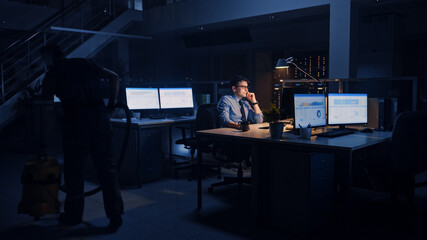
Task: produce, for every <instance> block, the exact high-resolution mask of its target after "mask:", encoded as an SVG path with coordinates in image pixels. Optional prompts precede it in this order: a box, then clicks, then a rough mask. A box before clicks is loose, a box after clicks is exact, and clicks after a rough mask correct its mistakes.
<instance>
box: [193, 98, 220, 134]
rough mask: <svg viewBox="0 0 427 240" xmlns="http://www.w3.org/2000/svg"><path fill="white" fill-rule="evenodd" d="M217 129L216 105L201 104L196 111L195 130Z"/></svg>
mask: <svg viewBox="0 0 427 240" xmlns="http://www.w3.org/2000/svg"><path fill="white" fill-rule="evenodd" d="M218 127H219V117H218V110H217V108H216V104H203V105H200V106H199V108H198V109H197V115H196V123H195V126H194V128H195V130H196V131H199V130H206V129H213V128H218Z"/></svg>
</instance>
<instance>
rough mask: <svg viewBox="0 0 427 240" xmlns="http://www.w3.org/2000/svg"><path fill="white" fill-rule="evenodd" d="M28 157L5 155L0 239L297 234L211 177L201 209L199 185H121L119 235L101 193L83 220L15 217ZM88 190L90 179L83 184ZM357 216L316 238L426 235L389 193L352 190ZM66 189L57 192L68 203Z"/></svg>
mask: <svg viewBox="0 0 427 240" xmlns="http://www.w3.org/2000/svg"><path fill="white" fill-rule="evenodd" d="M29 158H30V155H28V154H15V153H10V154H8V153H0V159H1V160H0V165H1V166H0V185H1V187H0V239H215V240H224V239H297V238H296V237H294V236H292V235H289V234H287V233H285V232H282V231H278V230H275V229H271V228H270V227H269V226H259V225H256V224H255V222H256V221H255V219H254V217H253V214H252V211H250V206H251V202H250V196H251V194H250V186H246V187H244V188H243V191H242V195H241V196H240V197H237V188H236V187H235V186H226V187H223V188H218V189H217V190H215V191H214V193H208V192H207V187H208V185H209V184H210V183H213V182H216V181H218V180H217V179H216V177H215V176H214V175H212V176H210V177H206V178H204V180H203V208H202V210H200V211H197V210H196V206H197V201H196V200H197V198H196V195H197V188H196V185H197V182H196V181H188V180H187V178H186V177H185V176H183V175H185V174H182V175H181V177H179V178H165V179H163V180H160V181H155V182H151V183H147V184H144V185H143V186H142V187H141V188H139V189H124V190H122V195H123V199H124V204H125V213H124V216H123V220H124V224H123V226H122V227H121V228H120V229H119V230H118V232H116V233H113V234H110V233H108V232H107V231H106V226H107V225H108V220H107V218H106V217H105V213H104V209H103V203H102V197H101V194H100V193H98V194H95V195H93V196H90V197H87V198H86V201H85V211H84V222H83V223H82V224H80V225H78V226H75V227H68V228H65V227H63V226H59V225H58V223H57V220H56V218H57V215H46V216H43V217H42V218H41V219H40V220H39V221H34V219H33V218H32V217H30V216H28V215H24V214H18V213H17V206H18V203H19V201H20V200H21V195H22V185H21V183H20V177H21V173H22V169H23V166H24V163H25V162H26V161H27V160H28V159H29ZM86 185H87V187H88V188H91V187H92V186H91V185H92V184H91V183H87V184H86ZM353 195H354V196H355V197H354V200H355V201H358V200H361V201H360V202H358V203H357V204H353V205H354V206H355V207H354V211H353V215H354V217H353V218H352V219H351V223H350V227H348V228H346V227H343V223H340V222H335V223H331V224H330V225H329V227H327V229H323V230H322V232H319V233H315V234H313V235H312V238H313V239H427V228H426V227H425V226H427V225H426V223H427V216H426V215H424V214H422V213H420V212H419V211H398V213H396V212H394V211H390V208H389V207H388V196H387V194H382V193H377V192H372V191H366V190H360V189H355V190H354V194H353ZM64 199H65V194H64V193H62V192H60V195H59V200H60V202H61V205H63V203H64ZM426 203H427V188H424V189H421V190H417V192H416V200H415V207H416V209H423V210H426V209H427V206H426V205H427V204H426Z"/></svg>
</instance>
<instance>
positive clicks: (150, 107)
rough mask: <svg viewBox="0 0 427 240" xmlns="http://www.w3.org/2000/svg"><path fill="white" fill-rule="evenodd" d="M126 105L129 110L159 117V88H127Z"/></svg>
mask: <svg viewBox="0 0 427 240" xmlns="http://www.w3.org/2000/svg"><path fill="white" fill-rule="evenodd" d="M126 103H127V105H128V108H129V110H131V111H137V112H141V113H142V115H143V116H144V115H145V116H151V115H158V114H159V111H160V103H159V91H158V89H157V88H126Z"/></svg>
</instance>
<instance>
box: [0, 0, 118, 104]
mask: <svg viewBox="0 0 427 240" xmlns="http://www.w3.org/2000/svg"><path fill="white" fill-rule="evenodd" d="M117 1H124V0H110V1H108V2H104V1H98V2H96V3H95V4H93V2H91V1H84V0H80V1H77V2H74V3H73V4H70V5H69V6H68V7H67V8H66V9H63V10H61V11H59V12H58V13H56V14H55V15H54V16H52V17H51V18H49V19H47V20H45V21H43V23H42V24H40V25H38V26H37V27H36V28H34V29H35V30H34V31H33V32H32V33H31V34H28V35H26V36H25V37H24V38H21V39H20V40H18V41H15V42H14V43H13V44H11V45H9V46H8V47H7V48H6V49H4V50H3V51H1V54H0V64H1V83H0V84H1V85H0V88H1V91H0V94H1V96H0V97H1V98H0V105H1V104H3V103H4V102H5V101H7V100H8V98H10V97H12V96H13V95H14V94H15V93H17V92H18V91H20V90H21V89H22V87H23V86H25V85H27V84H28V83H29V82H31V81H33V80H34V79H36V78H37V77H38V76H40V74H42V73H43V72H44V71H43V72H41V69H42V67H43V66H44V65H43V62H42V60H41V58H40V54H39V49H40V48H41V47H42V46H43V45H46V44H48V43H56V44H58V45H59V46H61V48H62V49H63V50H64V53H65V54H67V53H69V52H71V51H72V50H73V49H75V48H76V47H77V46H79V45H80V44H81V43H82V42H84V41H85V38H86V39H87V36H91V34H88V33H84V34H83V33H82V34H70V33H64V32H52V31H51V30H50V27H51V26H52V25H61V26H65V27H71V28H81V29H89V30H99V29H101V28H102V27H103V26H105V25H106V24H107V23H108V22H110V21H111V20H112V19H114V18H115V17H116V16H118V15H119V14H120V13H122V12H124V11H125V10H126V7H125V6H124V5H123V6H122V7H121V8H120V7H119V4H117ZM64 23H65V24H64Z"/></svg>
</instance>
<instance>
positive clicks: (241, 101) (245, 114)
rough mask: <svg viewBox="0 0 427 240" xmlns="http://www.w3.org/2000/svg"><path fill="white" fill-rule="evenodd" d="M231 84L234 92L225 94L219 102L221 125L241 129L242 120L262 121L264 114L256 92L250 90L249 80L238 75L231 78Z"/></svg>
mask: <svg viewBox="0 0 427 240" xmlns="http://www.w3.org/2000/svg"><path fill="white" fill-rule="evenodd" d="M230 85H231V90H232V91H233V94H231V95H226V96H223V97H222V98H221V99H220V100H219V102H218V106H217V108H218V112H219V121H220V125H221V126H222V127H230V128H236V129H239V130H241V129H242V125H241V123H242V122H250V123H262V122H263V120H264V116H263V115H262V112H261V109H260V108H259V105H258V102H257V101H256V99H255V93H251V92H249V91H248V85H249V80H248V79H247V78H245V77H244V76H241V75H236V76H234V77H233V79H231V81H230ZM242 108H243V109H242Z"/></svg>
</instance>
